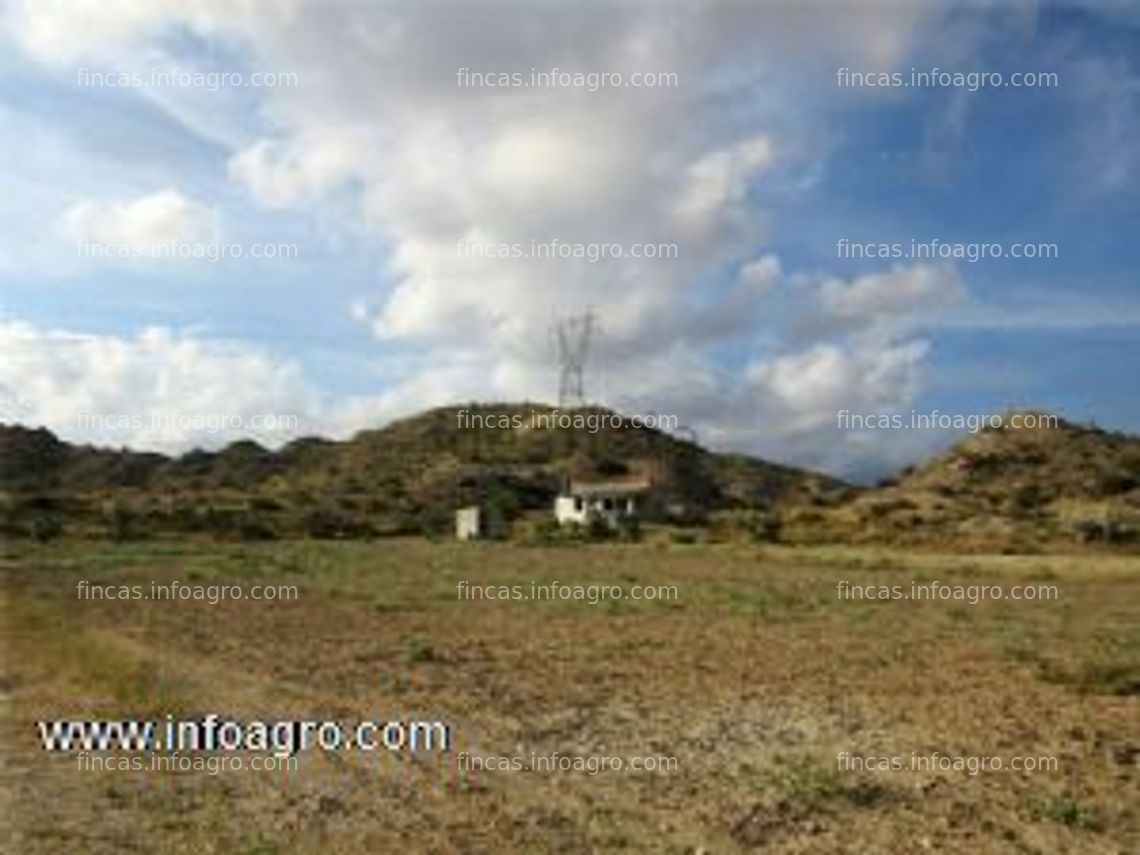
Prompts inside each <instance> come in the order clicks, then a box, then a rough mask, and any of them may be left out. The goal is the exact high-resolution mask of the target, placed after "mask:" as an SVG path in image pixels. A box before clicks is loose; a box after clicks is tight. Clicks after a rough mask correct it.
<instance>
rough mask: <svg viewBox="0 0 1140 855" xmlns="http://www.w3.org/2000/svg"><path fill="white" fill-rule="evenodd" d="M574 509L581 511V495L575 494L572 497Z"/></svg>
mask: <svg viewBox="0 0 1140 855" xmlns="http://www.w3.org/2000/svg"><path fill="white" fill-rule="evenodd" d="M574 510H576V511H579V512H581V510H582V497H581V496H575V497H574Z"/></svg>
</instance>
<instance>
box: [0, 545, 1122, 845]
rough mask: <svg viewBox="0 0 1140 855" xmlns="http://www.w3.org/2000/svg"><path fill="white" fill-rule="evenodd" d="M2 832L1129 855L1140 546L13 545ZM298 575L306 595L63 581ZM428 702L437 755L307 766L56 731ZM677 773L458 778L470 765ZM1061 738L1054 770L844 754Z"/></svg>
mask: <svg viewBox="0 0 1140 855" xmlns="http://www.w3.org/2000/svg"><path fill="white" fill-rule="evenodd" d="M3 572H4V574H5V582H4V586H3V590H4V615H5V622H4V634H5V644H4V649H5V663H4V676H3V686H2V688H3V691H4V692H5V693H6V697H7V703H6V705H5V708H6V710H7V714H6V717H5V720H4V722H3V725H2V726H3V738H4V755H5V763H4V766H3V769H2V771H0V775H2V778H0V785H2V792H0V796H2V798H3V799H4V800H5V802H7V804H8V805H9V806H10V809H8V810H6V811H5V812H4V819H3V822H5V823H6V827H5V829H4V830H5V842H6V844H7V848H6V849H4V851H11V852H20V853H59V852H84V853H110V852H124V851H137V852H151V851H161V852H171V853H180V852H186V853H190V852H194V853H200V852H218V853H223V852H224V853H233V852H238V853H247V855H252V853H278V852H301V853H307V852H313V853H316V852H321V853H325V852H334V853H372V852H389V851H391V852H403V851H407V852H413V851H417V852H450V851H455V852H471V853H477V852H507V851H522V852H591V851H623V850H625V851H644V852H677V853H682V852H698V851H702V850H703V851H708V852H718V853H719V852H740V851H753V850H755V849H759V848H764V849H765V851H781V852H819V853H825V852H826V853H831V852H852V853H854V852H910V851H922V850H923V849H926V848H933V849H937V850H940V851H950V852H1042V853H1044V852H1061V851H1067V852H1120V853H1124V852H1131V851H1138V850H1140V811H1138V807H1137V806H1138V805H1140V783H1138V780H1137V758H1138V757H1140V732H1138V728H1137V695H1136V685H1137V682H1136V678H1137V674H1138V663H1140V629H1138V628H1140V559H1130V558H1111V559H1108V558H1080V557H1072V556H1067V557H1057V558H1054V557H1047V556H1023V557H1012V556H1003V557H986V556H954V555H946V556H939V555H933V554H922V555H914V554H909V553H903V552H890V551H885V550H852V549H838V548H828V549H822V548H821V549H812V550H807V549H805V550H793V549H783V548H775V547H763V548H760V547H743V546H736V545H724V546H715V545H714V546H709V545H666V544H645V545H640V546H630V545H620V546H619V545H607V546H583V547H567V548H558V549H541V548H520V547H518V546H509V545H497V546H493V545H485V544H479V545H458V544H452V543H442V544H431V543H427V542H424V541H421V540H411V539H409V540H400V541H385V542H378V543H375V544H370V545H369V544H354V543H310V542H304V543H274V544H265V545H258V546H239V545H229V546H227V545H200V544H199V545H195V544H183V545H152V544H148V545H142V544H135V545H122V546H114V547H112V546H98V547H93V546H90V545H69V544H65V545H58V546H50V547H32V546H21V547H20V548H18V549H16V550H10V551H9V552H8V554H7V555H6V557H5V559H4V564H3ZM81 579H87V580H90V581H99V582H102V583H104V584H143V585H146V586H149V584H150V582H151V581H152V580H153V581H156V582H158V583H165V582H169V581H172V580H178V581H183V582H195V583H198V584H209V583H210V582H216V583H226V584H246V585H252V584H258V583H260V584H266V583H270V582H272V583H277V584H294V585H297V586H298V587H299V588H300V591H301V596H300V599H298V600H297V601H296V602H283V603H278V604H271V603H264V602H244V603H234V602H224V603H219V604H217V605H209V604H206V603H189V602H181V603H173V604H172V603H170V602H149V601H142V602H138V601H135V602H111V601H77V600H76V599H75V585H76V582H78V581H79V580H81ZM463 579H466V580H469V581H471V582H474V583H478V584H506V585H510V584H523V585H524V586H527V585H529V583H530V581H531V580H534V581H536V582H539V583H544V582H549V581H551V580H559V581H562V582H581V583H583V584H586V583H619V584H622V585H624V586H625V587H626V589H627V590H628V589H629V588H630V587H631V586H633V585H635V584H672V585H676V586H677V587H678V591H679V595H680V596H679V599H678V600H677V601H676V602H653V603H649V602H634V601H631V600H623V601H621V602H619V603H612V602H611V603H599V604H597V605H591V604H589V603H582V602H525V601H524V602H489V601H457V600H456V597H455V588H456V584H457V582H458V581H460V580H463ZM911 579H916V580H918V581H924V580H931V579H938V580H940V581H942V582H948V583H951V584H954V583H960V584H970V583H978V582H981V581H985V582H986V583H987V584H1005V585H1011V584H1017V583H1024V582H1026V581H1028V580H1034V581H1049V582H1050V583H1052V584H1056V585H1058V587H1059V589H1060V590H1061V598H1060V599H1059V600H1057V601H1052V602H1009V601H1006V602H981V603H978V604H977V605H973V606H971V605H969V604H957V603H945V602H907V601H901V602H851V601H847V602H844V601H840V600H838V599H837V598H836V594H835V591H836V583H837V582H838V581H839V580H847V581H850V582H852V583H854V584H891V583H893V582H899V581H904V582H905V583H906V584H909V581H910V580H911ZM210 711H213V712H218V713H221V714H223V715H226V716H229V717H234V718H271V719H279V718H300V719H318V718H320V719H323V718H337V719H344V720H350V719H357V718H397V717H410V716H421V717H432V718H442V719H444V720H446V721H448V722H449V723H451V724H452V725H453V726H454V727H455V734H456V744H455V747H454V751H453V752H452V754H450V755H444V756H442V757H440V756H439V755H422V756H419V757H417V758H414V759H412V758H409V757H407V756H406V755H405V756H400V757H372V758H369V759H367V760H365V759H362V757H361V756H359V755H351V754H345V755H325V754H323V753H321V752H315V753H312V754H306V755H304V756H302V757H301V760H300V768H299V769H298V770H297V771H295V772H292V773H254V772H248V771H247V772H225V773H222V774H220V775H217V776H210V775H206V774H194V773H146V772H139V773H135V772H102V773H100V772H80V771H78V770H77V769H76V767H75V763H74V761H73V760H69V759H68V758H66V757H64V756H49V755H48V754H46V753H44V752H43V751H41V750H40V748H39V746H38V739H37V737H36V733H35V729H34V725H33V722H35V721H36V720H38V719H43V718H80V717H84V716H89V717H93V718H122V717H132V718H134V717H138V718H141V717H145V716H149V715H161V714H163V713H165V712H173V713H177V714H179V715H185V716H192V715H195V714H199V715H200V714H203V713H206V712H210ZM459 751H467V752H471V753H475V754H482V755H496V756H514V755H520V756H529V755H530V753H531V752H535V753H537V754H549V753H551V752H554V751H559V752H561V753H562V754H564V755H591V754H597V755H608V756H620V757H624V758H630V757H633V756H644V755H671V756H675V757H676V758H677V760H678V768H677V769H676V771H672V772H656V773H649V772H636V773H635V772H628V771H623V772H613V771H607V772H604V773H599V774H597V775H592V776H591V775H589V774H586V773H574V772H562V773H549V772H484V773H478V774H473V773H469V772H468V773H465V772H462V771H461V770H459V769H458V768H457V753H458V752H459ZM840 751H848V752H851V753H852V754H856V755H868V754H874V755H900V756H909V755H910V754H911V752H916V753H919V754H929V753H931V752H934V751H938V752H939V753H940V754H942V755H949V756H954V755H967V756H978V755H985V756H1002V757H1005V758H1011V757H1013V756H1015V755H1044V756H1051V757H1056V758H1057V759H1058V766H1059V768H1058V770H1057V771H1055V772H1036V773H1024V772H1022V773H1011V772H1004V773H982V774H979V775H975V776H971V775H968V774H965V773H955V772H929V771H927V772H909V771H905V772H876V771H863V772H852V771H841V770H839V769H837V768H836V763H835V758H836V754H837V753H838V752H840Z"/></svg>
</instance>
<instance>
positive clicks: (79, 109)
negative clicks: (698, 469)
mask: <svg viewBox="0 0 1140 855" xmlns="http://www.w3.org/2000/svg"><path fill="white" fill-rule="evenodd" d="M0 10H2V11H0V187H2V188H3V191H4V192H2V193H0V420H3V421H8V422H20V423H23V424H27V425H31V426H39V425H42V426H46V427H48V428H49V429H51V430H52V431H54V432H55V433H57V434H58V435H60V436H62V437H64V438H66V439H68V440H71V441H77V442H91V443H95V444H99V445H109V446H115V447H119V446H123V447H132V448H139V449H151V450H158V451H163V452H166V453H177V452H181V451H185V450H188V449H190V448H193V447H205V448H216V447H219V446H221V445H223V444H225V443H226V442H229V441H232V440H234V439H237V438H239V437H242V436H250V437H253V438H255V439H257V440H258V441H260V442H262V443H263V444H265V445H267V446H270V447H276V446H279V445H281V444H282V443H284V442H287V441H289V440H290V439H293V438H295V437H296V436H300V435H324V436H331V437H348V436H351V435H352V434H353V433H354V432H356V431H358V430H361V429H365V428H372V427H377V426H380V425H383V424H385V423H387V422H389V421H390V420H392V419H394V418H398V417H402V416H407V415H411V414H414V413H416V412H419V411H422V410H424V409H427V408H429V407H433V406H438V405H443V404H449V403H463V402H470V401H488V402H494V401H520V400H529V401H551V402H552V401H554V400H555V399H556V398H557V389H558V381H557V371H556V365H555V360H554V354H553V352H552V347H551V334H550V330H551V327H552V325H553V324H555V323H557V322H558V321H560V320H564V319H566V318H572V317H575V316H577V315H579V314H580V313H583V312H585V311H587V310H589V311H592V312H593V314H594V316H595V318H596V328H595V333H594V336H593V339H592V341H591V347H590V351H589V359H588V362H587V365H586V371H585V387H586V395H587V398H588V400H589V401H590V402H592V403H598V404H602V405H606V406H610V407H613V408H615V409H618V410H619V411H621V412H624V413H627V414H632V413H645V414H663V415H671V416H675V417H676V419H677V420H678V422H679V423H680V424H682V425H684V426H685V427H686V428H687V429H688V430H691V431H693V432H695V434H696V435H697V437H698V438H699V440H700V442H701V443H702V444H704V445H706V446H709V447H712V448H714V449H718V450H731V451H737V452H745V453H750V454H756V455H760V456H763V457H766V458H768V459H772V460H777V461H781V462H785V463H791V464H794V465H800V466H806V467H810V468H813V469H818V470H823V471H827V472H830V473H833V474H837V475H841V476H845V477H852V478H856V479H868V478H872V477H877V476H878V475H881V474H883V473H886V472H890V471H892V470H894V469H897V468H898V467H900V466H903V465H906V464H909V463H912V462H914V461H915V460H918V459H920V458H922V457H923V456H925V455H927V454H929V453H931V452H932V451H935V450H937V449H939V448H941V447H943V446H945V445H946V444H947V443H948V442H950V441H952V440H953V439H955V438H956V436H957V435H958V434H959V433H960V432H957V433H956V432H955V431H953V430H944V429H933V430H931V429H921V430H889V431H887V430H879V429H863V430H860V429H851V428H850V427H849V426H844V425H842V424H840V420H839V418H838V417H837V414H838V413H840V412H841V411H848V412H850V413H859V414H868V415H881V414H904V415H907V414H909V413H911V412H920V413H929V412H931V411H935V410H937V411H938V412H939V413H943V414H962V415H968V414H977V413H992V412H997V411H1002V410H1007V409H1010V408H1034V409H1048V410H1051V411H1055V412H1058V413H1060V414H1062V415H1064V416H1066V417H1068V418H1070V419H1072V420H1076V421H1081V422H1089V421H1095V422H1096V423H1097V424H1099V425H1101V426H1105V427H1111V428H1114V429H1120V430H1126V431H1130V432H1140V396H1138V395H1137V394H1136V391H1137V385H1138V384H1137V381H1136V378H1135V368H1136V366H1137V365H1138V364H1140V359H1138V357H1140V293H1138V291H1137V270H1138V269H1140V241H1137V240H1136V238H1137V232H1138V229H1137V225H1138V222H1140V218H1138V214H1140V193H1138V190H1140V146H1138V145H1137V140H1138V139H1140V76H1138V70H1137V65H1138V63H1140V9H1138V7H1136V6H1135V4H1131V3H1126V2H1113V0H1108V2H1102V0H1080V2H1077V0H1072V2H1066V3H1045V2H1014V0H1001V2H976V3H969V4H962V3H956V4H949V3H943V2H923V0H913V2H906V3H902V2H863V1H862V0H850V2H836V0H831V1H830V2H826V0H819V2H809V3H791V2H766V0H757V2H749V3H744V2H722V0H709V2H704V3H682V2H680V0H665V2H655V3H648V2H638V0H622V2H616V3H606V4H603V3H597V2H590V0H585V2H577V3H570V2H546V0H534V2H525V3H523V2H503V0H490V2H488V0H483V2H469V3H459V2H451V3H442V2H437V0H420V2H414V3H413V2H407V0H405V2H399V3H393V2H382V0H378V2H363V0H355V2H352V1H351V0H177V1H176V0H63V2H52V0H7V2H3V3H2V4H0ZM532 69H533V70H536V71H539V72H549V71H551V70H552V69H558V70H559V72H560V73H561V75H562V76H561V77H557V78H556V79H555V80H554V82H555V83H557V84H558V85H529V86H528V85H519V86H484V85H474V83H477V82H478V80H479V78H478V77H477V76H475V75H499V74H507V75H510V74H512V73H518V74H519V76H520V78H521V79H523V80H524V82H525V81H528V80H529V79H530V77H531V72H532ZM934 69H938V70H939V72H941V73H943V74H942V76H941V77H938V78H935V79H928V83H929V84H930V85H909V86H907V85H889V86H888V85H875V86H867V85H852V82H851V81H852V79H853V78H852V75H853V74H858V75H860V76H861V77H860V78H855V79H860V80H863V81H865V80H866V79H868V77H870V76H871V75H874V77H873V78H871V79H874V80H881V79H882V78H880V77H879V75H888V76H889V75H890V74H891V73H894V72H897V73H898V74H899V79H901V80H903V81H907V80H909V79H910V76H911V73H912V70H917V71H923V72H931V71H932V70H934ZM163 73H165V74H166V77H165V78H163V77H161V76H159V77H157V78H156V77H155V75H156V74H159V75H161V74H163ZM646 73H650V74H654V75H658V76H659V80H660V81H661V83H660V85H655V86H645V85H642V86H634V85H613V81H614V80H616V77H615V75H620V76H621V81H622V83H623V84H629V83H630V82H631V81H632V80H633V79H634V75H635V74H642V75H644V74H646ZM954 73H957V74H958V75H959V77H958V78H957V79H955V78H953V77H948V75H952V74H954ZM574 74H577V75H579V77H578V79H577V84H585V85H576V84H575V79H574V78H573V76H572V75H574ZM591 74H592V75H594V77H593V78H592V79H593V80H594V81H595V83H594V84H591V83H590V80H591V78H589V77H587V75H591ZM968 74H973V75H974V77H973V78H968V77H966V75H968ZM983 74H984V75H986V77H984V78H982V77H980V75H983ZM1015 74H1021V75H1025V74H1035V75H1046V74H1048V75H1052V77H1051V81H1050V80H1048V79H1047V80H1046V81H1045V82H1043V83H1040V84H1039V85H1034V86H1014V85H1012V84H1011V83H1010V81H1012V80H1013V79H1014V75H1015ZM222 75H225V76H224V77H223V76H222ZM255 75H261V76H260V77H255ZM600 75H607V77H606V78H604V79H605V80H607V81H609V83H608V84H607V85H605V86H601V85H597V84H596V81H598V80H600V79H602V78H600V77H599V76H600ZM995 75H1000V78H1001V84H1000V85H999V84H998V83H997V82H996V80H997V78H996V77H995ZM496 79H497V78H496ZM971 80H972V81H973V82H971ZM979 80H985V81H986V85H980V84H979V83H978V81H979ZM563 82H565V83H566V85H562V83H563ZM553 241H557V242H558V243H559V244H560V245H562V246H563V247H574V246H575V245H579V244H580V245H582V246H583V247H587V248H588V247H591V246H593V247H597V246H599V245H601V244H606V245H609V246H617V247H619V248H620V251H621V253H622V255H621V257H613V253H612V251H611V253H610V256H609V257H606V258H595V259H594V260H591V259H590V258H589V255H590V251H589V250H588V249H587V250H586V251H585V252H584V253H578V255H579V256H581V255H583V254H584V255H585V256H586V257H573V254H571V257H565V258H563V257H554V258H550V257H546V258H536V257H529V255H528V252H527V249H528V248H529V247H532V246H533V245H534V244H535V242H538V243H547V244H548V245H549V242H553ZM843 241H847V242H849V243H848V244H846V246H848V247H850V246H851V245H852V244H858V245H863V244H873V245H875V246H876V247H878V246H879V245H883V244H886V245H891V244H899V245H900V246H901V247H902V248H903V249H904V250H906V249H907V248H909V247H910V246H911V242H912V241H916V242H930V241H939V242H940V245H942V246H943V247H944V249H943V250H942V252H944V253H946V252H948V250H946V249H945V247H946V246H950V247H954V246H956V245H960V247H959V249H958V250H956V255H957V257H955V254H954V252H955V251H949V252H950V254H949V255H946V256H945V257H943V256H942V255H938V256H934V254H933V253H928V256H932V257H926V258H913V257H907V255H906V254H905V253H904V254H903V255H902V256H901V257H852V252H851V251H849V250H841V249H840V247H841V246H843V244H842V243H841V242H843ZM979 244H985V245H987V246H998V247H1001V249H1002V252H1003V257H1000V258H995V257H985V258H977V257H976V253H977V249H976V247H977V246H978V245H979ZM1018 245H1033V246H1035V247H1036V246H1040V245H1045V246H1046V249H1044V250H1042V251H1040V252H1039V255H1044V256H1046V257H1036V258H1012V257H1009V253H1010V252H1011V251H1016V250H1011V248H1012V247H1017V246H1018ZM170 246H176V247H178V248H180V251H182V252H185V253H188V254H189V255H188V257H170V255H169V254H167V255H165V256H163V255H161V254H160V253H158V249H159V248H162V247H170ZM472 246H476V247H487V246H493V247H504V246H506V247H515V246H518V247H521V248H522V251H521V252H520V251H513V252H507V253H505V254H506V255H507V256H508V257H499V252H497V251H496V252H487V251H483V252H472V251H471V249H470V248H471V247H472ZM645 246H652V247H665V249H663V250H661V251H659V253H658V255H659V257H655V258H645V257H634V256H633V253H635V252H637V251H638V248H640V247H645ZM970 246H973V247H975V249H974V250H971V249H970V248H969V247H970ZM124 247H126V248H127V250H129V251H123V248H124ZM670 247H671V248H672V249H671V250H670V249H669V248H670ZM1048 247H1052V250H1049V249H1048ZM108 248H111V250H113V251H112V252H108ZM116 248H117V250H116ZM227 248H228V249H227ZM239 252H240V257H239V256H238V253H239ZM971 252H973V253H974V255H975V257H974V258H973V259H971V258H970V254H971ZM100 253H102V256H101V257H100V255H99V254H100ZM195 253H196V255H195ZM643 254H644V253H643ZM864 254H866V253H864ZM123 255H125V256H127V257H120V256H123ZM156 255H157V256H158V257H155V256H156ZM991 255H992V252H991ZM254 256H270V257H254ZM155 413H160V414H163V413H164V414H167V416H168V418H167V419H166V420H165V421H162V420H159V423H157V424H156V423H155V421H154V420H153V419H152V418H151V416H152V415H153V414H155ZM174 413H176V414H177V417H176V418H171V417H170V416H171V414H174ZM266 415H270V416H291V417H292V419H291V420H288V422H287V424H286V421H287V420H286V419H278V420H276V421H274V420H273V419H266V418H264V416H266ZM259 416H261V417H263V418H260V419H259V418H258V417H259ZM132 417H133V418H132ZM207 417H215V419H214V420H212V421H208V422H207V421H206V418H207ZM219 418H221V419H223V420H224V427H219V426H218V425H219V421H218V419H219Z"/></svg>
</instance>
